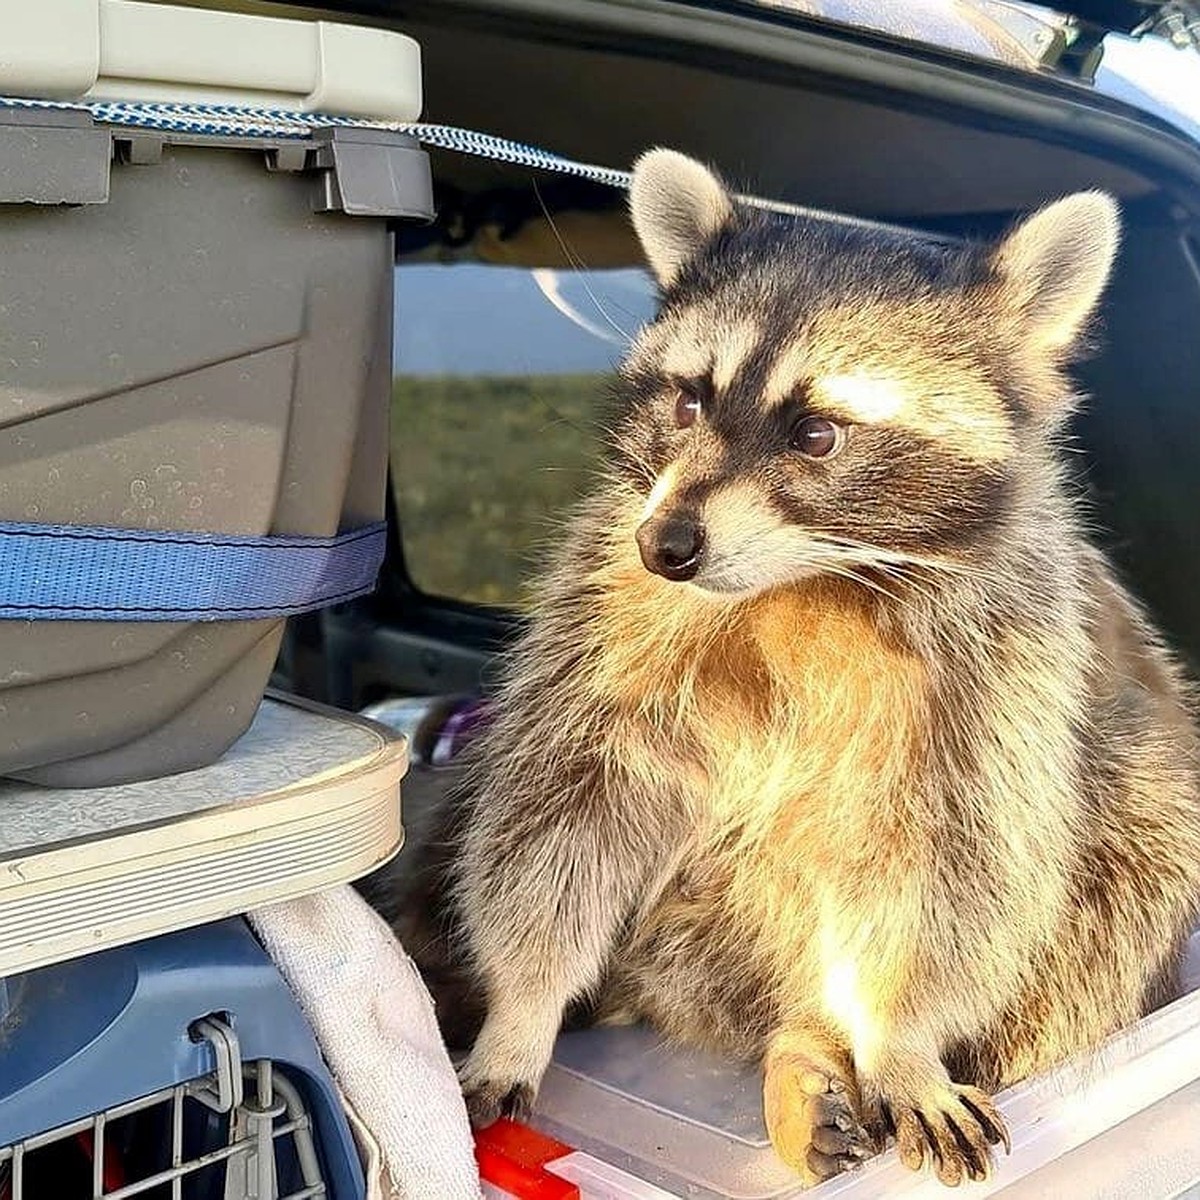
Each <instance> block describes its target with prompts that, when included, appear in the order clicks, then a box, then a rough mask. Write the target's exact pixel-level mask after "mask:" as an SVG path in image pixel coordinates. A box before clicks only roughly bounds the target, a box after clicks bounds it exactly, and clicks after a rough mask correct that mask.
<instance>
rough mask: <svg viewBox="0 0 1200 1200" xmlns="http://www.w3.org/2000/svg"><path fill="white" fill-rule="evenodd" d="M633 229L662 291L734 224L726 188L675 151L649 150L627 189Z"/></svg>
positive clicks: (640, 161) (643, 156)
mask: <svg viewBox="0 0 1200 1200" xmlns="http://www.w3.org/2000/svg"><path fill="white" fill-rule="evenodd" d="M629 210H630V214H631V215H632V217H633V227H634V229H635V230H636V231H637V235H638V240H639V241H640V242H641V243H642V249H643V250H644V251H645V253H646V259H647V261H648V262H649V263H650V268H651V270H652V271H653V272H654V274H655V276H656V277H657V278H658V281H659V283H661V284H662V285H663V287H670V286H671V284H672V283H674V281H675V280H676V279H677V278H678V276H679V272H680V270H681V269H682V268H683V266H684V265H685V264H686V263H687V261H688V260H689V259H691V258H692V257H693V256H694V255H696V254H697V253H698V252H699V251H700V249H701V247H702V246H703V245H704V244H705V243H706V242H707V241H708V240H709V239H710V238H712V237H713V236H715V235H716V234H717V233H718V232H719V231H720V230H721V229H722V228H723V227H724V226H725V225H727V224H728V223H729V221H730V220H732V218H733V202H732V201H731V200H730V198H729V193H728V192H727V191H726V190H725V185H724V184H723V183H722V182H721V181H720V180H719V179H718V178H717V177H716V176H715V175H714V174H713V173H712V172H711V171H710V170H709V169H708V168H707V167H706V166H704V165H703V164H701V163H698V162H697V161H696V160H695V159H694V158H688V157H687V155H686V154H680V153H678V151H675V150H648V151H647V152H646V153H645V154H643V155H642V156H641V158H639V159H638V160H637V162H636V163H634V165H633V180H632V182H631V183H630V185H629Z"/></svg>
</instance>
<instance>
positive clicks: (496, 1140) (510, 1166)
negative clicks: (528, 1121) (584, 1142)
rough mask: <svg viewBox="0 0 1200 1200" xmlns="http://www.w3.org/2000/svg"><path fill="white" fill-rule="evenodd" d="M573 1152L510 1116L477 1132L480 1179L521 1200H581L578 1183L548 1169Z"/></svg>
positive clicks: (476, 1152)
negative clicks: (550, 1164)
mask: <svg viewBox="0 0 1200 1200" xmlns="http://www.w3.org/2000/svg"><path fill="white" fill-rule="evenodd" d="M573 1150H574V1147H573V1146H567V1145H564V1144H563V1143H562V1142H556V1141H555V1140H554V1138H551V1137H546V1135H545V1134H543V1133H538V1132H537V1130H536V1129H530V1128H529V1126H528V1125H521V1124H519V1123H518V1122H516V1121H510V1120H508V1119H507V1118H506V1117H501V1118H500V1120H499V1121H497V1122H496V1123H495V1124H494V1125H489V1126H488V1127H487V1128H486V1129H478V1130H476V1131H475V1161H476V1162H477V1163H478V1164H479V1178H480V1179H482V1180H484V1181H485V1182H487V1183H490V1184H492V1185H493V1186H495V1187H498V1188H500V1189H501V1190H502V1191H505V1192H508V1193H509V1195H511V1196H516V1197H517V1198H518V1200H580V1198H579V1188H577V1187H576V1186H575V1184H573V1183H571V1182H569V1181H568V1180H566V1179H562V1178H560V1177H559V1176H557V1175H553V1174H551V1173H550V1172H549V1171H547V1170H546V1164H547V1163H551V1162H554V1161H555V1160H556V1159H559V1158H564V1157H565V1156H566V1155H568V1154H570V1153H572V1152H573Z"/></svg>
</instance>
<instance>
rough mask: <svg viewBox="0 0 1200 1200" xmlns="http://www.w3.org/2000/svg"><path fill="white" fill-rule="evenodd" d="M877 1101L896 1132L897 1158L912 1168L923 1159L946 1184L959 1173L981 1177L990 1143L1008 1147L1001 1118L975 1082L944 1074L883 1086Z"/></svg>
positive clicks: (1008, 1149) (957, 1178)
mask: <svg viewBox="0 0 1200 1200" xmlns="http://www.w3.org/2000/svg"><path fill="white" fill-rule="evenodd" d="M880 1103H881V1106H882V1108H883V1112H884V1115H885V1119H886V1120H887V1123H888V1125H889V1127H890V1129H891V1130H892V1132H894V1133H895V1135H896V1148H897V1150H898V1151H899V1153H900V1161H901V1162H903V1163H904V1165H905V1166H906V1167H909V1168H911V1169H912V1170H914V1171H919V1170H920V1169H921V1167H922V1166H923V1165H924V1164H925V1163H926V1162H928V1163H929V1164H930V1165H931V1166H932V1167H933V1171H934V1174H935V1175H936V1176H937V1177H938V1179H939V1180H941V1182H942V1183H944V1184H946V1185H947V1186H949V1187H957V1186H958V1185H959V1184H960V1183H961V1182H962V1181H963V1179H972V1180H982V1179H986V1178H987V1177H988V1175H989V1174H991V1169H992V1152H991V1147H992V1146H996V1145H1000V1144H1001V1143H1003V1145H1004V1149H1005V1152H1006V1153H1009V1152H1011V1150H1012V1143H1011V1142H1010V1140H1009V1136H1008V1127H1007V1126H1006V1125H1005V1123H1004V1118H1003V1117H1002V1116H1001V1115H1000V1113H999V1111H998V1110H997V1108H996V1106H995V1104H994V1103H993V1102H992V1098H991V1097H990V1096H989V1095H987V1093H986V1092H981V1091H980V1090H979V1089H978V1088H974V1087H968V1086H966V1085H964V1084H958V1083H952V1082H951V1081H950V1080H949V1078H945V1079H939V1080H932V1081H930V1082H929V1083H928V1084H927V1085H926V1086H924V1087H919V1088H914V1087H912V1086H911V1085H901V1086H899V1087H893V1088H891V1089H886V1090H884V1092H883V1094H882V1096H881V1098H880Z"/></svg>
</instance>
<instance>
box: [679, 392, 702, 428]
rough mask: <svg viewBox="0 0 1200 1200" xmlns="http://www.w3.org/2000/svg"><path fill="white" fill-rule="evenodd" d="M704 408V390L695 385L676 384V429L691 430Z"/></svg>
mask: <svg viewBox="0 0 1200 1200" xmlns="http://www.w3.org/2000/svg"><path fill="white" fill-rule="evenodd" d="M703 407H704V395H703V392H702V389H701V388H700V387H699V386H698V385H697V384H694V383H680V382H676V384H675V428H676V429H690V428H691V427H692V426H693V425H695V423H696V418H697V417H698V416H699V415H700V410H701V409H702V408H703Z"/></svg>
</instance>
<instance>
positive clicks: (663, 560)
mask: <svg viewBox="0 0 1200 1200" xmlns="http://www.w3.org/2000/svg"><path fill="white" fill-rule="evenodd" d="M637 544H638V553H640V554H641V556H642V562H643V563H644V564H645V567H646V570H647V571H653V572H654V573H655V574H656V575H661V576H662V577H663V578H664V579H671V580H676V581H680V580H684V579H691V578H693V577H694V576H695V574H696V572H697V571H698V570H699V569H700V554H701V551H703V549H704V529H703V528H702V527H701V525H700V524H699V523H698V522H697V521H696V519H695V518H694V517H692V516H689V515H688V514H686V513H672V514H671V515H670V516H668V517H664V518H661V519H659V518H653V519H651V520H649V521H647V522H646V523H645V524H644V525H642V526H641V527H640V528H639V529H638V531H637Z"/></svg>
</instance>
